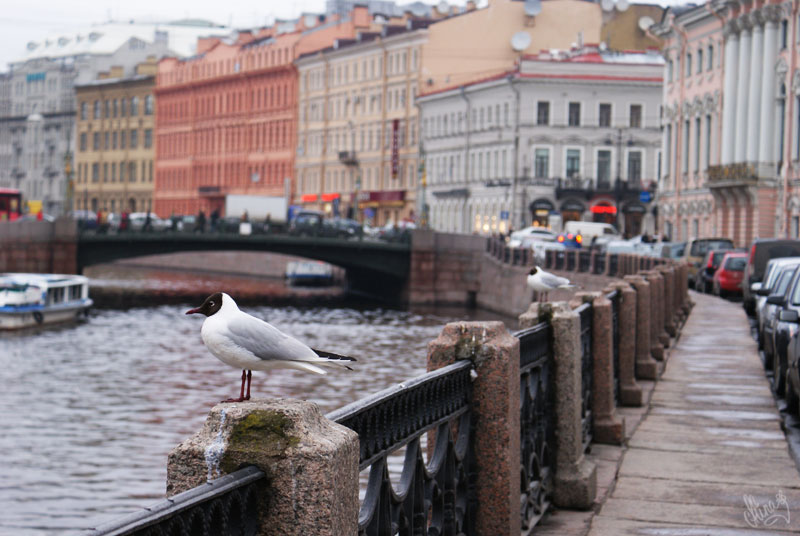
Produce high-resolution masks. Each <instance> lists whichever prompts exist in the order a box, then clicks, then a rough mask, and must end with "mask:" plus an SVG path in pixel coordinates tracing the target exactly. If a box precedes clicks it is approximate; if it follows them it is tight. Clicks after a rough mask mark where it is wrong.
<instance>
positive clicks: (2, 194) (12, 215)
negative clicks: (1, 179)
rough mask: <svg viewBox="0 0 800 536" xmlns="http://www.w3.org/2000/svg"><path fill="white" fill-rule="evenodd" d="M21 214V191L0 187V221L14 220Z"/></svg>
mask: <svg viewBox="0 0 800 536" xmlns="http://www.w3.org/2000/svg"><path fill="white" fill-rule="evenodd" d="M20 216H22V192H20V191H19V190H15V189H13V188H0V221H8V220H10V221H14V220H16V219H17V218H19V217H20Z"/></svg>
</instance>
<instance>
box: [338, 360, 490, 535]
mask: <svg viewBox="0 0 800 536" xmlns="http://www.w3.org/2000/svg"><path fill="white" fill-rule="evenodd" d="M471 367H472V364H471V362H470V361H459V362H457V363H454V364H452V365H449V366H447V367H444V368H441V369H439V370H436V371H434V372H429V373H427V374H425V375H423V376H420V377H418V378H415V379H413V380H411V381H408V382H405V383H403V384H400V385H398V386H395V387H390V388H388V389H385V390H383V391H381V392H379V393H376V394H374V395H372V396H369V397H367V398H364V399H362V400H360V401H358V402H354V403H353V404H349V405H347V406H345V407H343V408H341V409H339V410H336V411H334V412H332V413H329V414H328V415H327V417H328V418H329V419H331V420H333V421H336V422H338V423H339V424H342V425H344V426H347V427H348V428H350V429H352V430H354V431H355V432H357V433H358V436H359V443H360V449H361V451H360V462H359V468H360V470H362V471H363V470H364V469H366V468H368V467H369V468H370V473H369V482H368V484H367V490H366V496H365V497H364V501H363V503H362V504H361V511H360V513H359V517H358V527H359V535H363V536H372V535H375V536H377V535H384V534H401V535H418V534H419V535H423V534H441V535H454V536H455V535H462V534H463V535H465V536H470V535H472V534H474V528H473V527H474V524H473V519H472V516H473V515H474V514H473V512H475V508H476V503H475V501H476V499H475V496H476V495H475V490H474V481H475V475H474V473H475V470H474V466H473V455H472V450H473V449H472V440H471V436H472V426H471V423H470V404H471V400H472V389H471V386H472V380H471V377H470V373H471V370H472V368H471ZM426 432H434V433H435V439H434V438H433V436H429V440H432V441H434V444H433V445H429V446H428V447H429V452H430V453H431V454H430V461H429V462H428V463H427V464H426V463H425V461H424V458H423V455H422V450H421V446H420V439H421V438H422V436H423V435H424V434H425V433H426ZM402 447H405V460H404V462H403V470H402V474H401V476H400V482H399V484H398V486H397V487H396V488H395V487H394V486H393V485H392V482H391V480H390V478H389V470H388V465H387V458H388V457H389V456H390V454H391V453H393V452H395V451H397V450H398V449H400V448H402Z"/></svg>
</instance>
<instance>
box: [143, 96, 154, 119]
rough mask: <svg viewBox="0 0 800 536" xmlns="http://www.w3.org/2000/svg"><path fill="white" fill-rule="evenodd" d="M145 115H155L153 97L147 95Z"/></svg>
mask: <svg viewBox="0 0 800 536" xmlns="http://www.w3.org/2000/svg"><path fill="white" fill-rule="evenodd" d="M144 115H153V96H152V95H147V96H146V97H145V98H144Z"/></svg>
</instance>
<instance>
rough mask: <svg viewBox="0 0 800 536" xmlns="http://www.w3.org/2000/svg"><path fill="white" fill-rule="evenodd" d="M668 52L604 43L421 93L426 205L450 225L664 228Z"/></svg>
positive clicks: (464, 228)
mask: <svg viewBox="0 0 800 536" xmlns="http://www.w3.org/2000/svg"><path fill="white" fill-rule="evenodd" d="M662 65H663V60H662V58H661V57H660V56H659V55H658V54H656V53H612V52H605V51H601V50H599V49H598V48H596V47H586V48H583V49H580V50H574V51H572V52H552V53H547V54H539V55H536V56H526V57H524V58H523V60H522V61H521V63H520V67H519V69H517V70H515V71H511V72H508V73H504V74H502V75H499V76H495V77H491V78H490V79H488V80H485V81H480V82H476V83H472V84H468V85H464V86H461V87H459V88H456V89H449V90H444V91H438V92H434V93H429V94H424V95H422V96H421V97H420V99H419V102H420V106H421V116H422V137H423V144H424V151H425V161H426V169H427V188H426V190H425V194H424V195H425V203H426V204H428V205H429V206H430V222H431V224H432V226H433V227H434V228H435V229H437V230H441V231H452V232H476V233H485V234H491V233H498V232H499V233H504V232H507V231H508V230H509V228H514V229H519V228H522V227H525V226H528V225H532V224H533V225H541V226H544V227H547V226H551V225H553V224H559V223H563V222H566V221H570V220H585V221H605V222H609V223H614V224H616V225H617V226H618V227H619V228H620V230H621V231H623V232H625V233H626V234H627V235H636V234H640V233H642V232H653V231H654V222H653V216H652V213H653V210H652V208H653V205H652V203H651V202H650V198H651V196H652V195H653V193H654V189H655V185H656V180H657V177H658V176H659V173H660V172H659V166H660V165H661V148H660V142H661V133H660V128H659V111H660V102H661V95H662V71H663V67H662Z"/></svg>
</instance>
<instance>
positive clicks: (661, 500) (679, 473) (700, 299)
mask: <svg viewBox="0 0 800 536" xmlns="http://www.w3.org/2000/svg"><path fill="white" fill-rule="evenodd" d="M692 299H693V300H694V301H695V302H696V306H695V307H694V309H693V311H692V313H691V315H690V317H689V320H688V321H687V323H686V325H685V326H684V327H683V331H682V334H681V336H680V339H679V340H678V342H677V343H676V344H675V346H674V348H671V349H670V351H669V355H668V361H667V363H666V368H665V370H664V372H663V374H662V376H661V379H660V380H659V381H658V382H657V383H656V384H655V388H654V389H652V395H651V398H650V405H649V408H644V410H638V411H637V410H631V409H627V408H626V409H623V410H622V411H621V413H622V414H623V415H626V425H627V427H628V434H629V438H628V446H627V448H622V449H620V448H618V447H605V446H597V447H593V454H592V457H593V458H595V460H596V461H597V463H598V477H599V479H598V480H599V485H600V486H601V494H600V497H598V503H597V505H596V508H595V509H594V512H593V513H589V514H588V515H587V514H586V513H584V514H583V515H581V514H578V513H577V512H575V513H573V512H555V513H554V515H553V516H552V520H551V521H550V522H549V523H548V522H546V523H545V526H544V527H542V528H543V529H544V532H545V533H550V534H570V535H573V534H574V535H578V534H587V533H588V534H589V535H590V536H612V535H614V536H616V535H622V534H641V535H645V534H646V535H658V536H673V535H674V536H679V535H680V536H701V535H720V536H740V535H745V534H748V535H749V534H753V535H758V534H798V533H800V476H798V469H797V467H796V465H795V463H794V461H793V460H792V458H791V457H790V455H789V452H788V449H787V443H786V439H785V437H784V434H783V431H782V430H781V420H780V416H779V414H778V411H777V409H776V406H775V401H774V399H773V397H772V394H771V392H770V388H769V384H768V381H767V379H766V378H765V376H764V369H763V367H762V365H761V361H760V359H759V357H758V351H757V347H756V343H755V342H754V341H753V339H752V338H751V336H750V328H749V325H748V321H747V318H746V317H745V314H744V311H743V309H742V307H741V304H738V303H730V302H726V301H723V300H720V299H718V298H714V297H711V296H706V295H699V294H694V293H693V294H692ZM637 421H639V422H637ZM770 501H772V507H770ZM759 506H760V508H759ZM769 514H771V517H770V516H769Z"/></svg>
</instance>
